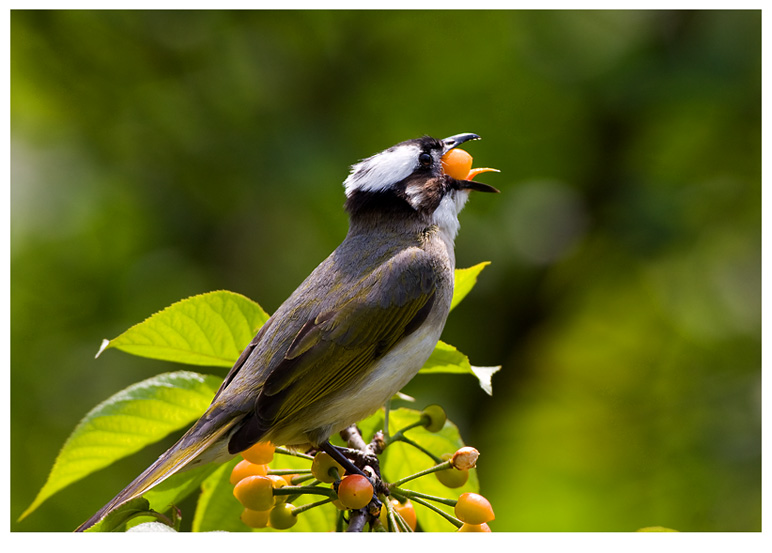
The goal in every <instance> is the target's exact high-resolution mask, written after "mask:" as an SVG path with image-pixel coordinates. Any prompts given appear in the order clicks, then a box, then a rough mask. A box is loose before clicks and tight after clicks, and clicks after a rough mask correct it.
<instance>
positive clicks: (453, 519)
mask: <svg viewBox="0 0 772 553" xmlns="http://www.w3.org/2000/svg"><path fill="white" fill-rule="evenodd" d="M403 491H405V492H410V493H411V494H415V493H417V492H411V491H410V490H400V492H403ZM419 495H424V494H419ZM394 497H396V498H397V499H399V494H398V493H395V494H394ZM406 497H407V496H406ZM425 497H431V498H432V499H434V500H436V499H438V498H434V497H432V496H425ZM410 499H411V501H414V502H416V503H418V504H420V505H423V506H424V507H426V508H427V509H430V510H432V511H434V512H435V513H437V514H438V515H440V516H442V517H443V518H445V520H447V521H448V522H450V523H451V524H453V525H454V526H455V527H456V528H461V526H462V525H463V524H464V523H463V522H461V521H460V520H458V519H457V518H456V517H454V516H453V515H449V514H448V513H446V512H445V511H443V510H442V509H440V508H439V507H437V506H436V505H432V504H431V503H429V502H428V501H426V500H425V499H422V498H421V497H417V496H415V495H411V496H410ZM439 499H441V500H442V501H441V502H442V503H445V504H447V503H446V500H444V498H439Z"/></svg>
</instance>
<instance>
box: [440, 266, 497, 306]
mask: <svg viewBox="0 0 772 553" xmlns="http://www.w3.org/2000/svg"><path fill="white" fill-rule="evenodd" d="M490 264H491V262H490V261H483V262H482V263H478V264H477V265H474V266H472V267H469V268H467V269H456V272H455V281H454V282H455V284H454V286H453V299H452V300H451V302H450V309H451V311H452V310H453V308H454V307H456V306H457V305H458V304H459V302H460V301H461V300H463V299H464V298H465V297H466V295H467V294H468V293H469V292H470V291H471V290H472V288H474V285H475V284H477V276H478V275H479V274H480V273H481V272H482V270H483V269H485V267H487V266H488V265H490Z"/></svg>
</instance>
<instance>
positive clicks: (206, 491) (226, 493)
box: [192, 457, 249, 532]
mask: <svg viewBox="0 0 772 553" xmlns="http://www.w3.org/2000/svg"><path fill="white" fill-rule="evenodd" d="M240 460H241V457H236V458H235V459H232V460H230V461H228V462H227V463H225V464H223V465H220V466H219V467H218V468H217V469H216V470H215V471H214V472H213V473H212V474H211V475H209V477H208V478H207V479H206V480H204V482H203V484H202V485H201V495H199V496H198V504H197V505H196V512H195V514H194V515H193V527H192V530H193V531H194V532H212V531H214V530H224V531H226V532H248V531H249V528H248V527H247V526H245V525H244V523H243V522H241V519H240V518H239V516H240V515H241V512H242V511H243V510H244V507H242V505H241V503H239V502H238V500H237V499H236V498H235V497H234V496H233V484H231V483H230V476H231V471H232V470H233V467H234V466H236V464H237V463H238V462H239V461H240Z"/></svg>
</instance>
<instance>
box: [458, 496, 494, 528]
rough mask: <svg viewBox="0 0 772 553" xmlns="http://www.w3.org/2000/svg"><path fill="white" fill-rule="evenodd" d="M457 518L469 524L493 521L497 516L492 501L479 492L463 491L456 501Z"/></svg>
mask: <svg viewBox="0 0 772 553" xmlns="http://www.w3.org/2000/svg"><path fill="white" fill-rule="evenodd" d="M455 512H456V518H458V519H459V520H460V521H461V522H466V523H468V524H482V523H484V522H490V521H492V520H493V519H494V518H495V516H494V514H493V507H491V504H490V501H488V500H487V499H485V498H484V497H483V496H481V495H480V494H478V493H472V492H467V493H462V494H461V496H460V497H459V498H458V501H457V502H456V508H455Z"/></svg>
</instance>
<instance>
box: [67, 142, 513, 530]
mask: <svg viewBox="0 0 772 553" xmlns="http://www.w3.org/2000/svg"><path fill="white" fill-rule="evenodd" d="M479 138H480V137H479V136H478V135H476V134H474V133H461V134H456V135H453V136H450V137H448V138H445V139H436V138H432V137H429V136H422V137H420V138H414V139H410V140H407V141H404V142H400V143H398V144H396V145H394V146H391V147H390V148H387V149H385V150H383V151H381V152H379V153H377V154H375V155H372V156H370V157H368V158H366V159H362V160H361V161H359V162H358V163H356V164H354V165H352V166H351V168H350V173H349V175H348V177H347V178H346V179H345V181H344V182H343V186H344V190H345V195H346V199H345V204H344V208H345V211H346V212H347V213H348V216H349V229H348V233H347V234H346V237H345V239H344V240H343V242H341V244H340V245H339V246H338V247H337V248H336V249H335V250H334V251H333V252H332V253H331V254H330V255H329V256H328V257H327V258H326V259H325V260H324V261H322V263H321V264H319V266H318V267H316V269H314V270H313V271H312V272H311V274H310V275H309V276H308V277H307V278H306V279H305V280H304V281H303V282H302V283H301V284H300V286H299V287H298V288H297V289H296V290H295V291H294V292H293V293H292V294H291V295H290V296H289V298H288V299H287V300H286V301H285V302H284V303H283V304H282V305H281V306H280V307H279V308H278V309H277V310H276V312H275V313H274V314H273V315H272V316H271V317H270V318H269V319H268V320H267V321H266V323H265V324H264V325H263V326H262V327H261V328H260V329H259V330H258V331H257V334H256V335H255V337H254V338H253V339H252V341H251V342H250V343H249V345H248V346H247V347H246V348H245V349H244V350H243V352H242V353H241V355H240V356H239V358H238V360H237V361H236V362H235V364H234V365H233V367H232V368H231V370H230V371H229V373H228V374H227V376H226V377H225V379H224V380H223V383H222V385H221V386H220V388H219V390H218V391H217V393H216V394H215V396H214V399H213V400H212V402H211V404H210V405H209V407H208V408H207V410H206V411H205V413H204V414H203V415H202V416H201V418H200V419H199V420H198V421H197V422H195V423H194V424H193V426H192V427H191V428H190V429H189V430H188V431H187V432H186V433H185V434H184V435H183V436H182V437H181V438H180V439H179V440H178V441H177V442H176V443H175V444H174V445H173V446H172V447H171V448H169V449H168V450H167V451H166V452H165V453H163V454H162V455H161V456H160V457H159V458H158V459H157V460H156V461H155V462H154V463H153V464H152V465H151V466H150V467H148V468H147V469H146V470H145V471H144V472H142V474H140V475H139V476H138V477H137V478H136V479H135V480H134V481H132V482H131V483H130V484H129V485H128V486H126V488H124V489H123V490H122V491H121V492H119V493H118V494H117V495H116V496H115V497H114V498H113V499H112V500H110V501H109V502H108V503H107V504H106V505H105V506H104V507H102V508H101V509H100V510H99V511H97V512H96V513H95V514H94V515H93V516H92V517H90V518H89V519H88V520H87V521H86V522H84V523H83V524H81V525H80V526H79V527H78V528H77V529H76V531H84V530H86V529H88V528H90V527H92V526H94V525H95V524H96V523H98V522H99V521H100V520H102V519H103V518H104V517H105V516H107V515H108V514H109V513H110V512H112V511H113V510H115V509H116V508H118V507H119V506H121V505H123V504H125V503H126V502H128V501H130V500H132V499H134V498H137V497H140V496H141V495H142V494H144V493H145V492H147V491H148V490H150V489H151V488H152V487H154V486H155V485H157V484H159V483H160V482H162V481H163V480H165V479H166V478H168V477H169V476H171V475H173V474H175V473H177V472H179V471H181V470H185V469H189V468H192V467H196V466H201V465H203V464H205V463H209V462H223V461H227V460H229V459H231V458H233V457H234V456H235V455H237V454H238V453H240V452H242V451H244V450H246V449H248V448H249V447H251V446H252V445H254V444H255V443H258V442H270V443H272V444H276V445H285V446H287V447H290V448H300V447H306V448H308V447H312V448H316V449H318V450H323V451H327V452H328V453H330V454H331V455H333V456H334V457H335V458H336V459H339V462H342V460H341V459H340V458H341V456H342V455H341V453H340V452H339V451H338V450H337V449H336V448H335V447H334V446H332V445H331V444H330V442H329V438H330V436H331V435H332V434H333V433H335V432H338V431H340V430H342V429H344V428H346V427H348V426H350V425H351V424H354V423H356V422H358V421H360V420H362V419H363V418H365V417H367V416H369V415H371V414H372V413H374V412H375V411H377V410H378V409H379V408H380V407H381V406H383V405H384V404H385V403H386V402H387V401H388V400H389V399H390V398H391V397H392V396H393V395H394V394H396V393H397V392H398V391H399V390H400V389H401V388H402V387H403V386H405V385H406V384H407V383H408V382H409V381H410V380H411V379H412V378H413V377H414V376H415V374H416V373H417V372H418V371H419V369H420V368H421V367H422V366H423V364H424V363H425V362H426V360H427V359H428V358H429V356H430V355H431V353H432V351H433V350H434V348H435V346H436V344H437V342H438V340H439V338H440V334H441V333H442V330H443V328H444V326H445V321H446V319H447V317H448V313H449V311H450V304H451V298H452V295H453V279H454V270H455V253H454V240H455V238H456V235H457V233H458V231H459V221H458V214H459V212H460V211H461V209H462V208H463V207H464V204H465V203H466V201H467V199H468V197H469V193H470V191H473V190H476V191H481V192H494V193H495V192H498V190H497V189H496V188H494V187H492V186H490V185H487V184H483V183H481V182H477V181H474V180H471V178H473V177H471V178H470V180H465V179H464V178H461V179H459V178H455V177H454V176H451V175H450V174H449V173H451V172H452V171H447V170H446V168H445V167H444V165H443V157H444V156H446V154H448V152H450V151H451V150H453V149H454V148H456V147H458V146H459V145H461V144H463V143H465V142H467V141H470V140H478V139H479ZM454 153H458V152H454ZM470 175H472V173H470ZM343 460H345V461H346V462H348V461H347V459H345V458H344V459H343ZM344 466H352V465H351V463H350V462H349V463H348V465H344ZM357 470H358V469H357Z"/></svg>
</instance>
